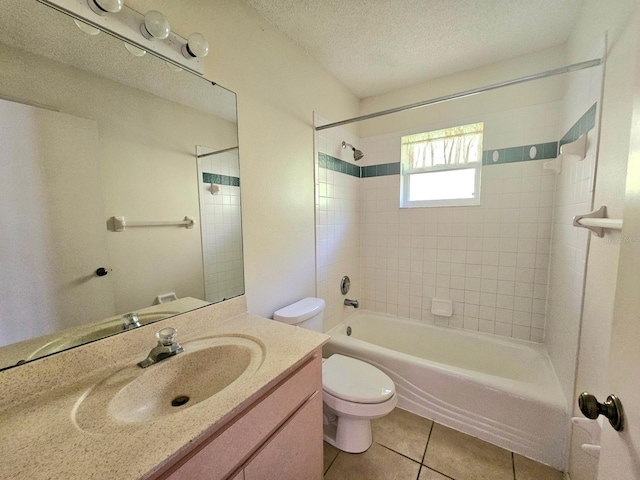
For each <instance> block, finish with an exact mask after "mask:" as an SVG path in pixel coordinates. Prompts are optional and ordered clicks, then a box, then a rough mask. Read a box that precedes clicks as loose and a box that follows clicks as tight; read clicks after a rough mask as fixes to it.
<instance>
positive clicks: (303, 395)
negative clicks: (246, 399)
mask: <svg viewBox="0 0 640 480" xmlns="http://www.w3.org/2000/svg"><path fill="white" fill-rule="evenodd" d="M316 391H320V392H322V358H321V356H320V354H319V352H318V353H316V354H315V356H314V358H313V359H312V360H310V361H309V362H308V363H307V364H306V365H304V366H303V367H301V368H300V369H299V370H297V371H296V372H294V373H293V374H292V375H291V376H290V377H289V378H288V379H286V380H285V381H284V382H283V383H281V384H280V385H278V386H276V387H275V389H273V390H271V392H270V393H268V394H267V396H265V397H263V398H261V399H260V400H258V401H257V403H256V404H254V406H252V407H248V409H247V410H246V411H245V413H243V414H241V416H240V417H239V418H238V419H237V420H235V421H234V422H233V423H232V424H231V425H229V426H228V427H227V428H225V429H224V430H223V431H219V432H216V433H214V434H213V435H212V436H211V438H210V439H208V440H206V441H205V443H204V444H203V445H201V446H199V447H196V449H195V450H194V452H195V453H191V454H189V455H187V457H186V458H185V459H183V460H182V461H181V462H179V463H180V464H181V465H180V466H179V467H178V468H177V469H175V470H173V472H171V473H168V474H166V475H164V476H162V477H161V478H163V479H167V480H195V479H198V480H218V479H224V478H226V476H227V475H228V474H229V473H231V472H232V471H234V470H236V469H237V468H238V467H239V466H240V465H242V464H243V463H244V462H246V461H247V459H248V458H249V457H250V456H251V455H252V454H253V453H254V452H255V451H256V450H257V449H258V448H259V447H260V446H261V445H262V443H264V441H265V440H266V439H267V438H269V437H270V436H271V435H272V434H273V433H274V432H275V431H276V430H277V429H278V428H279V427H280V426H281V425H283V424H284V422H285V421H286V420H287V419H288V418H289V417H290V416H291V414H292V413H293V412H294V411H295V410H296V409H298V408H299V407H300V406H301V405H302V404H303V403H304V402H305V401H306V400H307V399H308V398H310V397H311V396H312V395H313V393H314V392H316ZM320 417H321V414H320Z"/></svg>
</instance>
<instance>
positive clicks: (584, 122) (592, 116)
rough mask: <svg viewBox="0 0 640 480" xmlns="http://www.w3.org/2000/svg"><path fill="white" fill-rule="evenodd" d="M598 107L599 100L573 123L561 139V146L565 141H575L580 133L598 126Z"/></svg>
mask: <svg viewBox="0 0 640 480" xmlns="http://www.w3.org/2000/svg"><path fill="white" fill-rule="evenodd" d="M597 109H598V102H596V103H594V104H593V105H591V108H589V110H587V111H586V113H585V114H584V115H582V117H580V119H579V120H578V121H577V122H576V123H574V124H573V126H572V127H571V128H570V129H569V131H568V132H567V133H565V135H564V137H562V139H561V140H560V146H562V145H564V144H565V143H571V142H575V141H576V140H577V139H578V137H580V135H582V134H585V133H587V132H588V131H589V130H591V129H592V128H594V127H595V126H596V111H597Z"/></svg>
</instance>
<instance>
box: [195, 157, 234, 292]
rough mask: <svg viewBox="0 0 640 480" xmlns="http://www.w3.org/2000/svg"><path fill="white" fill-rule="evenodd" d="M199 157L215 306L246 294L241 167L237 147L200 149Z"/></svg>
mask: <svg viewBox="0 0 640 480" xmlns="http://www.w3.org/2000/svg"><path fill="white" fill-rule="evenodd" d="M196 157H197V159H198V180H199V181H198V189H199V195H200V218H201V229H202V254H203V260H204V261H203V264H204V288H205V300H206V301H207V302H212V303H215V302H221V301H222V300H226V299H229V298H233V297H237V296H238V295H242V293H243V292H244V269H243V262H242V223H241V214H240V213H241V212H240V163H239V161H238V149H237V148H235V147H232V148H228V149H224V150H221V151H215V150H214V149H212V148H209V147H202V146H198V147H197V148H196Z"/></svg>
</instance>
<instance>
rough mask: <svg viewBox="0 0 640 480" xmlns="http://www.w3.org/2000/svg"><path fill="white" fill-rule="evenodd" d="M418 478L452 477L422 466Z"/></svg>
mask: <svg viewBox="0 0 640 480" xmlns="http://www.w3.org/2000/svg"><path fill="white" fill-rule="evenodd" d="M418 480H450V477H445V476H444V475H441V474H439V473H438V472H435V471H433V470H431V469H430V468H427V467H422V470H420V476H419V477H418Z"/></svg>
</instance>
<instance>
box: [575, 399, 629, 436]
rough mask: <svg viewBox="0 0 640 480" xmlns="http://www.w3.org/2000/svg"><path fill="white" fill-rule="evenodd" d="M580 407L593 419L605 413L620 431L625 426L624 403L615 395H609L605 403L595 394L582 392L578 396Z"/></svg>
mask: <svg viewBox="0 0 640 480" xmlns="http://www.w3.org/2000/svg"><path fill="white" fill-rule="evenodd" d="M578 407H580V411H581V412H582V414H583V415H584V416H585V417H587V418H590V419H591V420H595V419H596V418H598V416H599V415H604V416H605V417H607V418H608V419H609V423H610V424H611V426H612V427H613V428H614V429H615V430H617V431H618V432H619V431H621V430H622V429H623V428H624V412H623V410H622V403H621V402H620V399H618V397H616V396H615V395H609V396H608V397H607V400H606V401H605V402H604V403H600V402H598V399H597V398H596V397H595V396H594V395H592V394H590V393H589V392H582V393H581V394H580V396H579V397H578Z"/></svg>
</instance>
